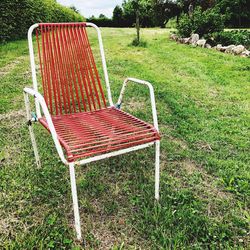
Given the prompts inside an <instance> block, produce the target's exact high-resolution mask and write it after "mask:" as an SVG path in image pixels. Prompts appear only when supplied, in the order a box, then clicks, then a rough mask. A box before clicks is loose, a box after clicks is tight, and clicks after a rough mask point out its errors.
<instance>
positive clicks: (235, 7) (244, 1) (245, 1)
mask: <svg viewBox="0 0 250 250" xmlns="http://www.w3.org/2000/svg"><path fill="white" fill-rule="evenodd" d="M216 6H218V7H219V9H220V11H221V13H222V14H225V15H226V26H230V27H246V28H248V27H249V26H250V1H249V0H234V1H231V0H216Z"/></svg>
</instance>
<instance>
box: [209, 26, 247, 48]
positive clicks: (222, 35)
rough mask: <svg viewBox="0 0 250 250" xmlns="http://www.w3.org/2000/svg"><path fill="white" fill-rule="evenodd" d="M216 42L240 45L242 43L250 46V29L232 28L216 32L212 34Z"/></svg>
mask: <svg viewBox="0 0 250 250" xmlns="http://www.w3.org/2000/svg"><path fill="white" fill-rule="evenodd" d="M212 37H213V40H214V42H215V43H217V44H218V43H220V44H222V45H230V44H234V45H239V44H242V45H244V46H246V47H250V31H248V30H232V31H221V32H216V33H214V34H213V35H212Z"/></svg>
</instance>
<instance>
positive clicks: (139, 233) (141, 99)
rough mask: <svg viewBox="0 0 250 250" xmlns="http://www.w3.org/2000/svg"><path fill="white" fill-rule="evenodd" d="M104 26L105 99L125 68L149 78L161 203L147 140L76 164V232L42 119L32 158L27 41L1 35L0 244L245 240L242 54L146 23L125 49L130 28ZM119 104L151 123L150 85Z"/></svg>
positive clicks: (175, 245) (249, 92) (248, 91)
mask: <svg viewBox="0 0 250 250" xmlns="http://www.w3.org/2000/svg"><path fill="white" fill-rule="evenodd" d="M102 31H103V40H104V46H105V52H106V57H107V65H108V69H109V74H110V81H111V87H112V92H113V99H114V100H117V97H118V95H119V91H120V88H121V84H122V81H123V79H124V78H125V77H127V76H131V77H137V78H141V79H146V80H148V81H150V82H152V84H153V85H154V89H155V95H156V100H157V110H158V119H159V125H160V131H161V135H162V141H161V173H162V174H161V199H160V202H159V204H156V203H155V202H154V199H153V193H154V176H153V175H154V163H153V157H154V150H153V148H150V149H147V150H143V151H138V152H135V153H131V154H128V155H124V156H119V157H115V158H112V159H107V160H105V161H101V162H97V163H94V164H89V165H86V166H82V167H78V168H77V171H76V172H77V185H78V194H79V200H80V213H81V220H82V230H83V235H84V242H82V243H79V242H77V241H75V237H74V228H73V212H72V203H71V193H70V184H69V173H68V169H67V168H66V167H65V166H63V165H62V164H61V163H60V160H59V159H58V157H55V156H56V152H55V149H54V147H53V143H52V140H51V138H50V137H49V136H48V134H47V132H46V131H45V130H44V129H43V128H41V127H40V126H35V132H36V135H37V140H38V145H39V153H40V156H41V160H42V168H41V169H36V167H35V164H34V156H33V152H32V148H31V142H30V138H29V135H28V129H27V126H26V125H25V112H24V102H23V96H22V89H23V87H24V86H31V85H32V84H31V76H30V69H29V58H28V48H27V42H26V41H15V42H11V43H8V44H4V45H1V51H0V55H1V61H0V65H1V70H0V76H1V85H0V96H1V99H0V122H1V126H0V134H1V137H0V248H4V249H34V248H35V249H37V248H39V249H40V248H45V249H48V248H50V249H53V248H55V249H84V248H85V249H110V248H112V249H140V248H141V249H184V248H185V249H248V248H249V246H250V232H249V226H250V224H249V222H250V210H249V205H250V203H249V194H250V188H249V184H250V171H249V170H250V169H249V166H250V159H249V149H250V147H249V118H250V116H249V111H250V110H249V101H250V88H249V82H250V68H249V59H247V58H240V57H234V56H232V55H228V54H223V53H219V52H217V51H214V50H207V49H202V48H192V47H189V46H186V45H181V44H176V43H175V42H173V41H170V40H169V39H168V31H167V30H160V29H142V36H143V39H144V40H145V41H146V42H147V47H145V48H143V47H133V46H130V43H131V41H132V39H133V37H134V33H135V31H134V30H133V29H109V28H104V29H103V30H102ZM90 35H91V37H93V34H92V33H91V34H90ZM93 46H94V51H95V52H96V51H97V42H96V40H94V42H93ZM99 62H100V61H98V63H99ZM124 109H125V110H130V111H131V112H132V113H133V114H134V115H136V116H138V117H140V118H142V119H145V120H148V121H151V112H150V102H149V96H148V92H147V89H145V88H143V87H142V86H136V85H130V88H129V91H128V92H127V97H126V99H125V103H124Z"/></svg>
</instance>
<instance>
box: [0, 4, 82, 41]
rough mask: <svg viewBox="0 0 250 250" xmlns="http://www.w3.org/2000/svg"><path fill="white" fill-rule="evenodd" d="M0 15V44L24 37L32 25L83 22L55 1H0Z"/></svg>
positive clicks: (80, 17)
mask: <svg viewBox="0 0 250 250" xmlns="http://www.w3.org/2000/svg"><path fill="white" fill-rule="evenodd" d="M0 13H1V15H0V42H4V41H8V40H16V39H21V38H24V37H26V35H27V31H28V28H29V27H30V26H31V25H32V24H34V23H39V22H74V21H83V20H84V18H83V17H82V16H81V15H80V14H78V13H76V12H74V11H73V10H72V9H70V8H67V7H64V6H62V5H60V4H58V3H57V2H56V0H4V1H0Z"/></svg>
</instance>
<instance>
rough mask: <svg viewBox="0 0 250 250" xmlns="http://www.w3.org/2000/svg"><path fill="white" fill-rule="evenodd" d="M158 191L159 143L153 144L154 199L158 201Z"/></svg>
mask: <svg viewBox="0 0 250 250" xmlns="http://www.w3.org/2000/svg"><path fill="white" fill-rule="evenodd" d="M159 189H160V141H156V142H155V199H156V200H157V201H158V200H159V198H160V196H159Z"/></svg>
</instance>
